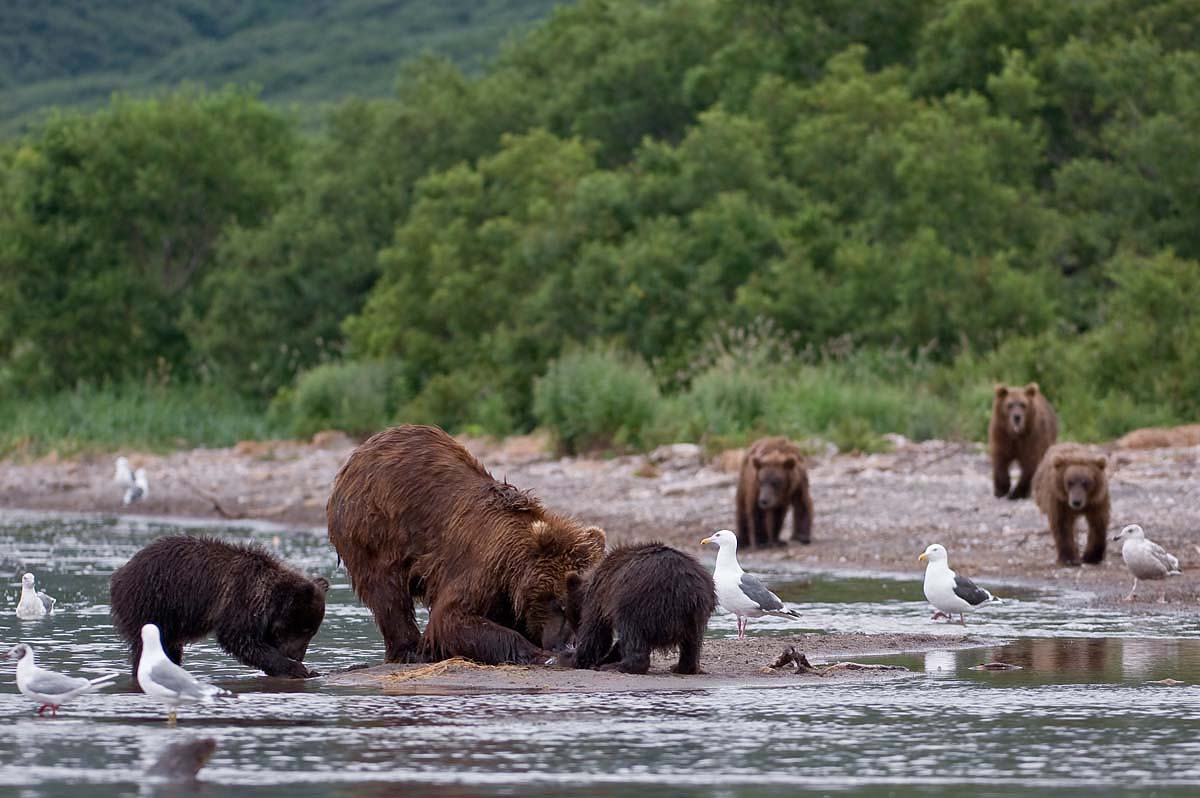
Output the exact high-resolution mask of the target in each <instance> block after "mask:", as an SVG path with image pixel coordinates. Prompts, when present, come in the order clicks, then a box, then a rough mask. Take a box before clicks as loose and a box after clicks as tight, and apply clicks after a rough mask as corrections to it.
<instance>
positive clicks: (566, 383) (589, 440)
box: [533, 349, 660, 453]
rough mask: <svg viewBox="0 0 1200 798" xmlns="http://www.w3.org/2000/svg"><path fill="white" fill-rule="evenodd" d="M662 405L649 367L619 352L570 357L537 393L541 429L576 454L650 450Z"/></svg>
mask: <svg viewBox="0 0 1200 798" xmlns="http://www.w3.org/2000/svg"><path fill="white" fill-rule="evenodd" d="M659 401H660V399H659V392H658V386H657V384H656V383H655V381H654V375H653V374H651V372H650V369H649V368H648V367H647V366H646V364H645V363H644V362H642V361H641V360H640V359H638V358H636V357H634V356H633V355H629V354H626V353H623V352H619V351H616V350H613V349H608V350H591V351H579V352H573V353H569V354H566V355H564V356H563V357H561V358H559V359H558V360H556V361H554V362H553V363H551V364H550V368H549V369H548V370H547V371H546V374H545V375H544V376H542V377H540V378H539V379H537V380H536V381H535V382H534V387H533V412H534V416H535V417H536V418H537V421H538V423H539V424H541V425H543V426H544V427H546V428H547V429H548V430H550V431H551V432H552V433H553V434H554V435H555V437H556V438H557V439H558V441H559V443H560V444H561V445H562V446H563V448H565V449H566V450H567V451H568V452H572V453H575V452H583V451H591V450H594V449H600V448H608V447H612V446H615V447H618V448H626V447H631V448H637V447H640V446H643V445H645V443H646V442H648V438H647V435H648V433H649V432H650V429H651V426H652V423H653V421H654V419H655V414H656V411H657V407H658V404H659Z"/></svg>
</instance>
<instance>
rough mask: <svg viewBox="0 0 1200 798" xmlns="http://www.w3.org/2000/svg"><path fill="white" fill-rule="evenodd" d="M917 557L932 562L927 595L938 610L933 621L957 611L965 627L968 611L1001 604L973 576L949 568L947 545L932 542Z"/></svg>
mask: <svg viewBox="0 0 1200 798" xmlns="http://www.w3.org/2000/svg"><path fill="white" fill-rule="evenodd" d="M917 559H918V560H924V561H926V562H928V563H929V565H927V566H926V567H925V598H926V599H928V600H929V603H930V604H932V605H933V606H934V608H935V609H936V610H937V612H935V613H934V614H933V618H932V619H931V620H935V621H936V620H937V619H938V618H946V619H947V620H953V615H954V613H956V612H957V613H958V619H959V623H961V624H962V625H963V626H966V625H967V616H966V613H968V612H972V611H973V610H977V609H979V608H980V607H984V606H987V605H988V604H999V603H1000V599H998V598H996V597H995V596H993V595H992V594H991V593H989V592H987V591H986V590H984V589H983V588H981V587H978V586H977V585H976V584H975V583H974V582H972V581H971V580H970V579H967V578H966V577H965V576H959V575H958V574H956V573H954V571H951V570H950V564H949V562H947V560H946V547H945V546H943V545H942V544H940V543H933V544H931V545H930V546H929V548H927V549H925V551H923V552H922V553H921V556H919V557H917Z"/></svg>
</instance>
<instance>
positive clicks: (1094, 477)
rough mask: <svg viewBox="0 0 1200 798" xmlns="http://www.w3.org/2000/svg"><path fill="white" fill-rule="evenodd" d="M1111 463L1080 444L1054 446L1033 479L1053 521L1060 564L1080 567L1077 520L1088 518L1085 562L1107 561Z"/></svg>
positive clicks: (1037, 496) (1040, 506)
mask: <svg viewBox="0 0 1200 798" xmlns="http://www.w3.org/2000/svg"><path fill="white" fill-rule="evenodd" d="M1107 462H1108V461H1107V460H1106V459H1105V458H1104V457H1103V456H1100V455H1097V454H1095V453H1093V452H1092V451H1090V450H1089V449H1088V448H1087V447H1084V446H1080V445H1079V444H1077V443H1060V444H1058V445H1056V446H1051V447H1050V449H1049V451H1047V452H1046V456H1045V457H1044V458H1042V464H1041V465H1040V466H1038V470H1037V474H1036V475H1035V476H1034V478H1033V498H1034V501H1035V502H1037V506H1038V509H1040V510H1041V511H1042V512H1043V513H1044V514H1045V515H1046V518H1047V519H1048V520H1049V522H1050V533H1051V534H1052V535H1053V536H1054V543H1055V545H1056V546H1057V547H1058V564H1059V565H1079V549H1078V547H1077V546H1076V544H1075V521H1076V519H1078V518H1079V516H1081V515H1082V516H1084V517H1085V518H1086V519H1087V524H1088V536H1087V548H1085V549H1084V552H1083V561H1084V562H1086V563H1089V564H1093V565H1094V564H1096V563H1099V562H1102V561H1103V560H1104V549H1105V541H1106V540H1107V538H1106V536H1105V532H1106V531H1107V529H1108V519H1109V513H1110V512H1111V505H1110V501H1109V497H1108V474H1107V472H1106V470H1105V466H1106V465H1107Z"/></svg>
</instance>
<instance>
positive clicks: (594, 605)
mask: <svg viewBox="0 0 1200 798" xmlns="http://www.w3.org/2000/svg"><path fill="white" fill-rule="evenodd" d="M716 605H717V599H716V591H715V588H714V586H713V578H712V574H710V573H709V572H708V570H707V569H705V567H704V566H703V565H701V564H700V562H699V561H698V560H697V559H696V558H695V557H693V556H691V555H690V554H684V553H683V552H681V551H678V550H677V549H673V548H671V547H669V546H664V545H662V544H660V543H643V544H639V545H633V546H621V547H618V548H616V549H613V550H612V551H611V552H609V553H608V555H607V556H605V558H604V559H603V560H601V561H600V564H599V565H597V566H596V568H595V570H593V571H592V572H591V574H590V575H589V576H588V577H587V578H586V579H583V578H580V577H579V576H578V575H575V574H572V575H571V576H569V577H568V578H567V607H566V614H567V619H568V621H569V622H570V623H571V624H572V626H574V628H575V630H576V641H577V646H576V649H575V653H574V657H573V661H572V658H570V657H567V658H564V661H565V662H566V663H567V664H573V665H574V666H575V667H576V668H596V667H601V666H605V667H608V668H612V667H615V668H616V670H619V671H621V672H622V673H645V672H646V671H647V670H649V669H650V653H651V652H652V651H655V650H665V649H672V648H678V649H679V662H678V664H676V665H675V667H673V668H672V669H671V670H672V671H674V672H675V673H699V672H700V647H701V645H702V644H703V642H704V630H705V629H706V628H707V626H708V618H709V616H710V615H712V613H713V610H714V609H715V608H716ZM614 631H615V632H616V635H617V642H616V643H615V644H614V643H613V632H614ZM614 663H615V665H614Z"/></svg>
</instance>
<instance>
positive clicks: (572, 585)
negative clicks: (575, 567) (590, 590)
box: [567, 571, 583, 595]
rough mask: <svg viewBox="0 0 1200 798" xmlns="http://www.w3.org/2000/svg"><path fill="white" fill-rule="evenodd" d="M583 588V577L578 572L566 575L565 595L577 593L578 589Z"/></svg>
mask: <svg viewBox="0 0 1200 798" xmlns="http://www.w3.org/2000/svg"><path fill="white" fill-rule="evenodd" d="M582 586H583V577H581V576H580V575H579V572H578V571H572V572H571V573H569V574H567V595H571V594H572V593H577V592H579V588H580V587H582Z"/></svg>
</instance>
